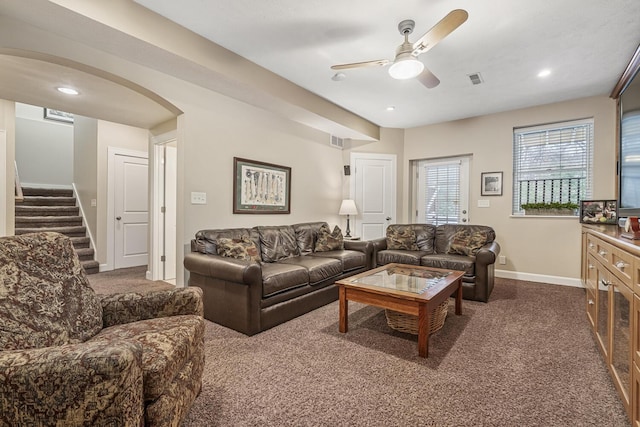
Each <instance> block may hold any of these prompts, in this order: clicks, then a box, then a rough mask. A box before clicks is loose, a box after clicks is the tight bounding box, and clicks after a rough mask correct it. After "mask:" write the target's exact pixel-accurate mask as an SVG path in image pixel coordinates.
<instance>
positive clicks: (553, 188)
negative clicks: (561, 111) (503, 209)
mask: <svg viewBox="0 0 640 427" xmlns="http://www.w3.org/2000/svg"><path fill="white" fill-rule="evenodd" d="M592 164H593V120H592V119H589V120H578V121H572V122H565V123H554V124H551V125H544V126H536V127H528V128H518V129H514V130H513V213H514V214H522V213H523V209H522V205H523V204H525V203H553V202H557V203H575V204H578V205H579V204H580V203H579V202H580V200H583V199H590V198H591V168H592Z"/></svg>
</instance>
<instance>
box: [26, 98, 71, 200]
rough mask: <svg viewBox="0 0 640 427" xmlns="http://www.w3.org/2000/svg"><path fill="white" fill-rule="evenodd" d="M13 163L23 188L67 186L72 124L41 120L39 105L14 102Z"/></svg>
mask: <svg viewBox="0 0 640 427" xmlns="http://www.w3.org/2000/svg"><path fill="white" fill-rule="evenodd" d="M16 164H17V165H18V173H19V174H20V181H21V182H22V184H23V185H24V186H25V187H28V186H43V185H46V186H47V187H60V188H71V184H72V182H73V124H71V123H64V122H59V121H56V120H45V119H44V114H43V108H42V107H37V106H35V105H28V104H21V103H17V104H16Z"/></svg>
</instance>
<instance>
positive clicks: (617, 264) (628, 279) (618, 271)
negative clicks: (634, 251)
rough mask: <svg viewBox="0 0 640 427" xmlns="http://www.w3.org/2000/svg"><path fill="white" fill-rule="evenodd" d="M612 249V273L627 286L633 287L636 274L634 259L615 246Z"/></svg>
mask: <svg viewBox="0 0 640 427" xmlns="http://www.w3.org/2000/svg"><path fill="white" fill-rule="evenodd" d="M610 248H611V271H612V272H613V273H614V274H615V275H616V276H618V278H619V279H620V280H621V281H622V282H623V283H624V284H625V285H627V286H629V287H632V286H631V283H632V282H633V272H634V257H633V255H631V254H630V253H629V252H625V251H623V250H621V249H618V248H616V247H615V246H610Z"/></svg>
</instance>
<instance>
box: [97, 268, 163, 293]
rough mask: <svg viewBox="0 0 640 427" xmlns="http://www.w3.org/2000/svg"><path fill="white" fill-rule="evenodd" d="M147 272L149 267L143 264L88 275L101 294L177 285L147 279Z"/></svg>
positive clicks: (145, 290) (140, 290)
mask: <svg viewBox="0 0 640 427" xmlns="http://www.w3.org/2000/svg"><path fill="white" fill-rule="evenodd" d="M146 272H147V267H146V266H141V267H131V268H121V269H118V270H112V271H105V272H103V273H97V274H89V275H88V276H87V277H88V278H89V283H91V287H92V288H93V289H94V290H95V291H96V293H99V294H112V293H119V292H150V291H160V290H163V289H174V288H175V286H173V285H171V284H169V283H167V282H163V281H160V280H158V281H151V280H146V279H145V274H146Z"/></svg>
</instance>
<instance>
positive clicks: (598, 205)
mask: <svg viewBox="0 0 640 427" xmlns="http://www.w3.org/2000/svg"><path fill="white" fill-rule="evenodd" d="M580 222H581V223H583V224H614V225H617V224H618V201H617V200H582V201H580Z"/></svg>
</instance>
